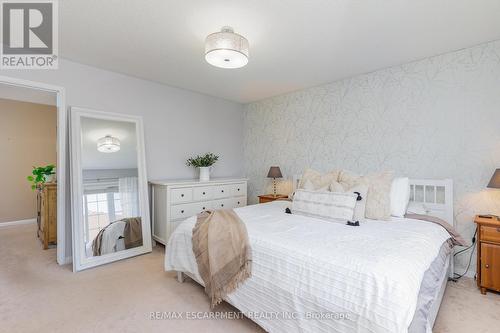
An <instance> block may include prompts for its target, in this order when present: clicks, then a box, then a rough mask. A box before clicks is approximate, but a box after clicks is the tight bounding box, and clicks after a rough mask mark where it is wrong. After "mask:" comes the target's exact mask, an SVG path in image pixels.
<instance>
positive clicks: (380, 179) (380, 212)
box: [364, 171, 392, 220]
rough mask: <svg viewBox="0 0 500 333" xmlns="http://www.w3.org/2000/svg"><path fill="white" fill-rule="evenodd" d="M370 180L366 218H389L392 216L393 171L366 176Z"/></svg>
mask: <svg viewBox="0 0 500 333" xmlns="http://www.w3.org/2000/svg"><path fill="white" fill-rule="evenodd" d="M364 178H366V179H367V180H368V184H369V187H368V196H367V199H366V211H365V216H366V218H369V219H373V220H388V219H390V217H391V185H392V172H389V171H385V172H382V173H377V174H371V175H368V176H365V177H364Z"/></svg>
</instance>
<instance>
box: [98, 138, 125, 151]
mask: <svg viewBox="0 0 500 333" xmlns="http://www.w3.org/2000/svg"><path fill="white" fill-rule="evenodd" d="M97 150H98V151H100V152H101V153H116V152H117V151H119V150H120V140H118V139H117V138H115V137H112V136H111V135H106V136H105V137H103V138H100V139H99V140H97Z"/></svg>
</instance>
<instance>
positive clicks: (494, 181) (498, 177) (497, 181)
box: [488, 169, 500, 188]
mask: <svg viewBox="0 0 500 333" xmlns="http://www.w3.org/2000/svg"><path fill="white" fill-rule="evenodd" d="M488 187H489V188H500V169H496V170H495V173H494V174H493V176H492V177H491V180H490V182H489V183H488Z"/></svg>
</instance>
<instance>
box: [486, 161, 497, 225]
mask: <svg viewBox="0 0 500 333" xmlns="http://www.w3.org/2000/svg"><path fill="white" fill-rule="evenodd" d="M487 187H489V188H498V189H500V169H496V170H495V172H494V173H493V176H491V179H490V182H489V183H488V186H487ZM489 217H496V218H497V219H498V216H495V215H489Z"/></svg>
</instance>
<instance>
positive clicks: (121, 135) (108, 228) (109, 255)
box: [71, 108, 151, 271]
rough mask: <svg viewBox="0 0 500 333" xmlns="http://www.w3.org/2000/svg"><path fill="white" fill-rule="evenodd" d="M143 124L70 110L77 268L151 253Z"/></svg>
mask: <svg viewBox="0 0 500 333" xmlns="http://www.w3.org/2000/svg"><path fill="white" fill-rule="evenodd" d="M143 142H144V140H143V131H142V122H141V119H140V118H138V117H133V116H126V115H118V114H111V113H104V112H97V111H92V110H87V109H81V108H72V110H71V161H72V190H73V191H72V194H73V207H72V212H73V263H74V264H73V267H74V270H76V271H78V270H82V269H85V268H89V267H93V266H97V265H101V264H104V263H108V262H112V261H116V260H119V259H123V258H127V257H131V256H135V255H138V254H142V253H145V252H149V251H151V232H150V222H149V209H148V202H147V181H146V170H145V158H144V144H143Z"/></svg>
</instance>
